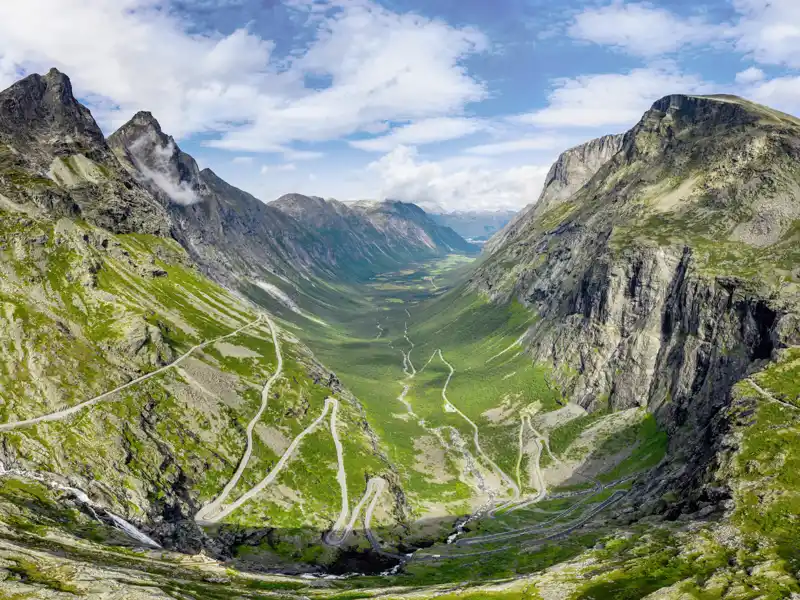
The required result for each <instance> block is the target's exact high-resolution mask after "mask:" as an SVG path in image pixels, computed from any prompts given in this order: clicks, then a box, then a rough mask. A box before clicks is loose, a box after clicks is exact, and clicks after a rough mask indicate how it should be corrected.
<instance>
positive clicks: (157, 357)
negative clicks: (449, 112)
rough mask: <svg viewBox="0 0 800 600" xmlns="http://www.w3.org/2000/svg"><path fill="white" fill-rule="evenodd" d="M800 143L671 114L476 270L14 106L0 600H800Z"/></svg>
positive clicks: (716, 116)
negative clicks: (798, 165) (799, 252)
mask: <svg viewBox="0 0 800 600" xmlns="http://www.w3.org/2000/svg"><path fill="white" fill-rule="evenodd" d="M798 140H800V126H798V123H797V121H796V120H795V119H793V118H791V117H789V116H787V115H782V113H778V112H777V111H772V110H770V109H766V108H764V107H760V106H758V105H755V104H752V103H749V102H746V101H744V100H739V99H732V98H730V97H718V96H708V97H701V96H685V95H673V96H667V97H665V98H663V99H662V100H659V101H657V102H656V103H655V104H653V106H652V108H651V109H650V110H649V111H647V112H646V113H645V115H644V116H643V117H642V119H641V120H640V121H639V123H638V124H637V125H636V126H635V127H633V128H632V129H631V130H630V131H628V132H627V133H625V134H624V135H613V136H605V137H602V138H598V139H596V140H592V141H590V142H587V143H586V144H583V145H582V146H579V147H576V148H573V149H570V150H567V151H566V152H564V153H563V154H562V155H561V156H560V157H559V159H558V161H557V162H556V163H555V164H554V165H553V167H552V168H551V170H550V172H549V174H548V176H547V178H546V180H545V186H544V189H543V191H542V194H541V196H540V198H539V199H538V201H537V202H536V203H534V204H533V205H532V206H530V207H529V208H527V209H525V210H523V211H522V212H520V213H519V214H518V215H517V216H516V217H515V218H514V219H512V220H511V221H510V222H509V223H508V225H507V226H506V227H505V228H504V229H503V230H502V231H500V232H498V233H497V234H496V235H495V236H493V237H492V238H491V240H490V241H489V242H488V243H487V245H486V246H485V247H484V249H483V251H482V252H479V251H478V248H477V247H476V246H474V245H473V244H471V243H469V242H467V241H465V240H463V239H462V238H461V237H460V236H459V235H458V234H456V233H455V231H453V230H452V229H449V228H448V227H445V226H443V225H440V224H438V223H437V222H436V221H435V220H434V219H432V218H431V217H430V216H429V215H428V214H427V213H426V212H425V211H424V210H423V209H421V208H420V207H418V206H416V205H414V204H410V203H405V202H400V201H395V200H387V201H385V202H371V201H359V202H348V203H345V202H339V201H336V200H330V199H327V200H326V199H323V198H321V197H317V196H305V195H301V194H288V195H285V196H282V197H281V198H279V199H278V200H276V201H274V202H271V203H263V202H261V201H260V200H259V199H257V198H255V197H254V196H251V195H250V194H248V193H246V192H244V191H242V190H239V189H237V188H235V187H233V186H231V185H230V184H228V183H226V182H225V181H223V180H222V179H221V178H219V176H217V175H216V174H215V173H213V172H211V171H210V170H208V169H202V170H201V169H200V168H199V167H198V165H197V162H196V161H195V159H194V158H193V157H192V156H190V155H188V154H186V153H185V152H183V151H182V150H181V149H180V148H179V147H178V146H177V145H176V143H175V141H174V139H173V138H171V137H170V136H168V135H167V134H166V133H164V132H163V131H162V130H161V126H160V124H159V123H158V122H157V121H156V120H155V118H154V117H153V115H151V114H150V113H146V112H139V113H137V114H136V115H135V116H134V117H133V118H132V119H131V120H130V121H129V122H128V123H126V124H125V125H123V126H122V127H121V128H120V129H119V130H118V131H117V132H116V133H114V134H112V135H111V136H109V137H108V138H106V137H105V136H104V135H103V133H102V132H101V131H100V129H99V127H98V125H97V124H96V123H95V122H94V119H93V117H92V116H91V114H90V113H89V111H88V110H87V109H86V108H85V107H84V106H83V105H82V104H80V103H79V102H78V100H77V99H76V98H75V97H74V96H73V94H72V88H71V83H70V81H69V79H68V78H67V77H66V76H65V75H63V74H62V73H60V72H58V71H57V70H55V69H54V70H52V71H50V72H49V73H47V74H46V75H44V76H40V75H30V76H28V77H26V78H24V79H22V80H21V81H19V82H18V83H16V84H14V85H12V86H11V87H10V88H8V89H7V90H5V91H3V92H0V159H2V160H0V598H6V597H7V598H39V597H43V598H72V597H75V596H86V597H98V598H135V599H138V598H142V599H144V598H179V599H186V598H193V599H194V598H197V599H201V598H267V597H270V598H272V597H289V598H319V599H324V598H331V599H334V598H340V599H346V598H373V597H374V598H390V599H394V598H396V599H400V598H409V599H411V598H433V597H437V598H444V599H455V598H465V599H469V598H474V599H475V600H477V599H489V598H496V599H498V600H499V599H508V600H511V599H517V598H520V599H531V600H534V599H535V600H551V599H552V600H556V599H558V600H578V599H585V600H590V599H594V600H597V599H600V598H603V599H605V598H608V599H612V598H613V599H616V598H644V597H647V598H651V599H654V600H655V599H660V600H666V599H674V600H685V599H687V598H701V599H711V598H720V599H722V598H725V599H736V600H738V599H750V598H753V599H755V598H761V599H767V598H769V599H772V598H775V599H778V598H787V597H788V598H790V597H794V596H796V595H797V594H799V593H800V584H798V579H797V573H798V569H799V568H800V555H798V552H797V549H796V545H797V544H796V539H797V535H798V533H800V531H798V527H797V515H798V511H799V510H800V504H798V498H797V494H798V493H800V481H798V477H797V460H798V452H799V451H800V449H798V447H797V446H798V445H797V433H798V422H797V418H798V415H797V412H798V411H800V399H798V393H800V387H798V383H797V381H798V372H797V371H798V361H800V355H799V354H798V352H799V350H798V348H800V316H798V310H797V309H798V296H797V286H796V279H797V273H796V272H794V270H793V266H792V265H793V260H794V253H795V245H796V241H797V240H796V239H795V238H796V233H797V223H798V219H800V209H798V204H797V202H796V194H795V191H796V189H798V188H797V186H798V181H800V179H798V172H797V170H796V169H795V167H794V164H795V162H796V160H797V159H798V157H800V151H798V148H800V142H798ZM245 162H246V161H245ZM793 194H795V195H793ZM757 208H758V210H757Z"/></svg>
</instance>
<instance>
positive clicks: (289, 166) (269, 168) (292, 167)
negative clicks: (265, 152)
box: [261, 163, 297, 175]
mask: <svg viewBox="0 0 800 600" xmlns="http://www.w3.org/2000/svg"><path fill="white" fill-rule="evenodd" d="M296 170H297V165H296V164H294V163H286V164H283V165H263V166H262V167H261V174H262V175H265V174H267V173H270V172H274V171H296Z"/></svg>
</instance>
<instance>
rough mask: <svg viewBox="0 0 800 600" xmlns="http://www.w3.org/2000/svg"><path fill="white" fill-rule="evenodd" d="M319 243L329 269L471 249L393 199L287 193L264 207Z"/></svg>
mask: <svg viewBox="0 0 800 600" xmlns="http://www.w3.org/2000/svg"><path fill="white" fill-rule="evenodd" d="M269 205H270V206H271V207H275V208H277V209H278V210H280V211H281V212H283V213H285V214H286V215H289V216H291V217H293V218H294V219H295V220H297V222H299V223H301V224H302V225H303V226H305V227H308V228H309V229H310V230H312V231H314V233H315V234H316V235H318V236H320V238H321V239H322V240H323V241H324V245H325V247H326V248H327V250H328V257H327V259H328V260H329V261H330V262H331V263H332V264H333V265H340V264H348V263H349V264H351V265H353V264H355V265H359V264H360V265H363V266H362V267H361V270H362V271H364V272H373V273H374V272H377V271H375V269H376V267H379V268H382V269H383V270H388V269H390V268H392V267H395V268H399V267H400V266H402V265H404V264H406V263H408V262H410V261H414V260H422V259H427V258H433V257H436V256H443V255H446V254H447V253H450V252H475V251H476V250H477V248H476V247H475V246H473V245H472V244H470V243H468V242H466V241H465V240H464V239H463V238H461V237H460V236H459V235H458V234H457V233H455V232H454V231H453V230H451V229H449V228H447V227H442V226H440V225H437V224H436V223H435V222H434V221H433V220H431V218H430V217H429V216H428V215H427V213H425V211H423V210H422V209H421V208H419V207H418V206H416V205H414V204H407V203H404V202H397V201H384V202H368V201H361V202H355V203H344V202H339V201H337V200H324V199H322V198H318V197H310V196H303V195H301V194H287V195H285V196H282V197H281V198H278V199H277V200H274V201H272V202H270V203H269Z"/></svg>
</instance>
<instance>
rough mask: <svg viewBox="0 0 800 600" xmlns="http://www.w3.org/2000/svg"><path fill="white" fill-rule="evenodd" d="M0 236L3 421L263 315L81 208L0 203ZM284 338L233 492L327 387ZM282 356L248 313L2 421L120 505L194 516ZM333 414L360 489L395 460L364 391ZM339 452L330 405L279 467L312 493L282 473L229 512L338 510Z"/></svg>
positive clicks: (312, 412) (228, 468)
mask: <svg viewBox="0 0 800 600" xmlns="http://www.w3.org/2000/svg"><path fill="white" fill-rule="evenodd" d="M0 238H2V247H3V248H5V250H4V251H3V253H2V257H3V263H2V264H3V268H4V269H5V270H6V273H7V274H8V277H7V278H6V279H5V282H4V284H3V285H2V286H0V298H2V301H3V303H2V315H3V317H4V320H2V321H0V330H3V329H5V331H6V332H7V333H9V335H3V336H0V337H2V338H3V341H2V342H0V356H2V360H1V361H0V382H2V385H0V387H1V388H2V392H0V396H2V399H3V403H2V411H3V415H2V416H3V420H4V421H5V420H18V419H21V418H27V417H32V416H38V415H42V414H47V413H49V412H52V411H54V410H57V409H58V408H62V407H66V406H70V405H74V404H76V403H78V402H81V401H83V400H86V399H88V398H91V397H93V396H95V395H97V394H99V393H101V392H104V391H106V390H108V389H111V388H114V387H116V386H117V385H119V384H120V383H123V382H124V381H127V380H129V379H130V378H131V377H132V376H136V375H139V374H141V373H143V372H147V371H151V370H153V369H154V368H156V367H157V366H159V365H160V364H164V363H167V362H169V361H171V360H173V359H174V358H175V357H177V356H179V355H181V354H182V353H183V352H185V351H186V350H188V349H189V348H190V347H191V346H193V345H195V344H198V343H200V342H202V341H205V340H207V339H210V338H214V337H218V336H221V335H224V334H227V333H229V332H230V331H232V330H234V329H236V328H238V327H241V326H242V325H244V324H245V323H247V322H250V321H252V320H253V319H255V317H256V312H255V311H254V310H253V307H252V306H250V305H248V304H246V303H244V302H242V301H241V300H240V299H238V298H236V297H235V296H233V295H232V294H231V293H230V292H228V291H226V290H224V289H223V288H221V287H219V286H217V285H216V284H214V283H212V282H211V281H209V280H208V279H206V278H205V277H203V276H202V275H201V274H200V273H198V272H197V271H195V270H194V269H192V268H191V267H189V266H188V265H187V263H186V262H185V259H184V258H183V253H182V251H181V249H180V248H179V247H178V246H177V244H175V243H174V242H172V241H169V240H163V239H158V238H154V237H151V236H144V235H120V236H112V235H110V234H108V233H106V232H103V231H100V230H97V229H93V228H91V227H89V226H87V225H84V224H80V223H71V222H66V221H62V222H60V223H59V224H58V225H55V226H54V225H53V224H52V223H47V222H43V221H42V222H40V221H37V220H35V219H31V218H28V217H22V216H19V215H15V214H8V213H0ZM154 271H157V272H158V274H157V275H156V276H154V275H153V274H152V273H153V272H154ZM132 324H133V325H136V326H137V327H138V326H140V327H141V328H145V329H146V327H147V326H148V325H149V326H150V327H151V335H150V336H149V337H148V338H147V339H146V340H145V341H144V344H143V346H142V348H140V349H139V351H138V352H136V353H135V354H133V353H132V351H131V350H130V346H129V340H128V335H129V329H130V326H131V325H132ZM154 332H157V333H154ZM281 344H282V349H283V354H284V375H283V377H282V378H281V380H280V381H279V382H278V384H277V385H276V386H275V388H273V393H272V395H271V398H270V403H269V405H268V410H267V411H266V413H265V415H264V417H263V418H262V420H261V423H262V424H263V425H260V426H259V428H257V429H256V444H255V450H254V454H253V458H252V463H251V468H249V469H248V470H247V471H246V472H245V476H244V477H243V479H242V481H241V482H240V485H239V486H238V487H237V488H236V490H235V491H234V495H233V496H232V499H233V497H235V496H236V495H238V494H239V493H241V491H243V490H244V489H245V487H249V486H250V485H252V484H254V483H255V482H257V481H258V480H260V479H261V478H262V477H263V474H264V472H265V471H266V470H267V469H268V468H270V467H271V466H272V464H274V462H275V461H276V460H277V458H278V454H277V452H280V451H281V450H280V448H277V449H276V448H270V447H269V446H268V445H267V444H266V443H265V440H267V439H269V437H270V435H273V437H274V434H270V433H269V432H267V431H265V430H264V427H266V426H269V427H270V428H272V429H273V430H274V431H277V432H278V433H279V434H280V435H282V436H283V439H285V440H291V439H292V438H293V437H294V436H296V435H297V433H299V432H300V431H301V430H302V429H304V428H305V427H306V426H307V425H308V424H309V423H310V422H311V421H312V420H314V419H315V418H316V417H317V416H318V415H319V413H320V412H321V411H322V407H323V404H324V399H325V397H327V396H328V395H331V394H332V393H333V392H332V391H331V390H330V389H329V388H328V387H327V386H326V384H325V382H326V379H325V378H324V376H323V375H324V373H323V372H322V371H320V368H319V367H316V366H314V362H313V359H312V358H311V356H310V355H309V353H308V352H307V350H305V349H304V348H303V347H302V346H299V345H297V344H296V343H293V342H292V341H291V338H288V337H287V336H285V335H283V336H282V340H281ZM275 364H276V361H275V351H274V348H273V343H272V339H271V334H270V332H269V328H268V327H267V325H266V324H262V325H259V326H255V327H252V328H251V329H248V330H245V331H243V332H242V333H240V334H239V335H237V336H236V337H235V338H231V339H229V340H226V341H225V343H224V344H215V345H212V346H208V347H206V348H204V349H203V350H202V351H196V352H195V353H193V355H192V356H191V358H190V359H188V360H187V361H185V362H184V363H183V364H182V365H181V367H180V370H176V369H170V370H168V371H166V372H164V373H162V374H160V375H159V376H157V377H154V378H152V379H150V380H147V381H145V382H142V383H141V384H139V385H137V386H135V387H133V388H130V389H128V390H126V391H124V392H122V393H120V394H119V395H118V396H117V397H114V398H111V399H109V400H107V401H104V402H102V403H100V404H98V405H95V406H94V407H92V408H91V409H87V410H85V411H82V412H80V413H78V414H77V415H75V416H74V417H72V418H69V419H65V420H62V421H54V422H48V423H42V424H39V425H37V426H33V427H28V428H25V429H20V430H15V431H11V432H6V433H3V434H2V438H3V444H4V447H5V448H6V456H7V457H9V458H12V457H15V456H16V457H19V458H20V459H23V460H24V463H23V464H24V466H25V468H27V469H32V470H38V471H47V472H52V473H62V474H65V475H70V474H75V475H77V476H79V480H77V481H80V482H81V483H80V484H79V485H82V486H84V487H86V486H87V485H94V484H90V482H92V481H102V486H103V489H104V490H105V492H104V494H103V497H104V498H105V501H106V502H108V503H110V505H111V506H112V507H113V508H114V510H116V511H117V512H119V513H120V514H125V515H131V516H133V517H137V518H140V519H141V518H144V514H143V511H148V512H150V513H153V512H159V511H161V510H165V511H166V510H173V508H174V509H178V507H180V508H179V510H180V511H181V512H182V513H183V514H184V516H185V517H186V518H190V517H191V514H192V511H193V510H195V509H196V507H198V506H199V504H200V503H202V502H205V501H207V500H210V499H212V498H213V497H214V496H216V494H218V493H219V491H220V490H221V488H222V486H223V485H224V483H225V482H226V481H227V480H228V478H229V477H230V476H231V475H232V473H233V471H234V469H235V467H236V464H237V462H238V460H239V457H240V456H241V454H242V452H243V449H244V428H245V426H246V425H247V423H248V422H249V420H250V419H251V418H252V416H253V415H254V414H255V413H256V411H257V409H258V406H259V404H260V401H261V400H260V392H261V387H262V386H263V384H264V382H265V381H266V379H267V378H268V377H269V375H270V374H271V373H272V372H273V371H274V369H275ZM317 372H319V373H320V375H319V377H323V378H322V379H321V380H320V381H319V383H315V379H317V378H318V376H317V375H315V373H317ZM198 381H199V383H198ZM23 399H24V402H23V401H22V400H23ZM339 420H340V423H339V430H340V434H341V435H342V437H343V438H344V439H345V453H346V458H347V459H348V460H349V459H352V460H349V462H348V479H349V482H350V488H351V490H350V493H351V497H358V496H359V495H360V494H361V493H363V489H364V486H365V484H364V483H362V482H363V481H364V478H365V472H368V473H370V474H375V473H380V472H382V471H384V470H385V469H386V468H387V466H386V464H385V463H384V462H383V461H382V460H381V459H379V458H378V457H376V456H375V454H374V453H373V451H372V447H371V442H370V440H369V438H368V436H367V435H366V433H365V430H364V428H363V419H362V418H361V416H360V410H359V408H358V407H357V406H355V405H351V404H350V403H349V402H346V401H343V402H342V405H341V409H340V411H339ZM265 436H266V437H265ZM335 457H336V455H335V451H334V447H333V443H332V441H331V436H330V433H329V430H328V422H327V421H326V422H325V424H324V428H323V427H320V429H319V430H318V432H317V433H315V434H314V436H310V437H309V438H308V439H307V440H305V441H304V443H303V444H302V445H301V446H300V448H299V450H298V452H297V454H296V455H295V458H293V459H292V460H291V461H290V462H289V464H288V466H287V468H286V469H285V471H284V472H283V473H282V475H281V477H280V478H279V480H278V481H277V482H276V486H277V485H282V486H285V487H284V491H286V490H289V491H292V490H293V493H296V494H299V495H300V496H302V498H303V499H304V510H303V511H300V512H298V511H297V510H295V507H294V506H292V505H291V503H289V502H287V501H286V498H285V497H284V496H283V495H282V494H281V493H280V492H278V491H276V490H277V488H276V487H275V488H271V489H268V490H267V491H265V492H264V493H263V494H262V495H261V496H259V497H258V499H255V500H253V501H252V502H251V503H249V504H248V505H246V506H245V507H243V508H242V509H241V510H240V511H237V512H236V513H234V514H232V515H231V516H230V517H229V518H228V519H227V522H229V523H234V524H247V525H251V526H253V525H257V526H265V525H269V526H272V527H276V528H278V529H277V531H280V530H286V531H288V530H290V529H295V530H296V529H297V528H306V529H308V528H313V529H312V530H316V529H317V528H325V527H327V526H329V525H330V523H332V522H333V521H334V520H335V518H336V516H337V515H338V511H339V506H340V501H339V490H338V485H337V484H336V479H335V467H334V466H333V465H335V460H336V458H335ZM312 472H313V474H314V475H313V477H312V476H311V473H312ZM90 493H91V491H90ZM312 537H313V536H312Z"/></svg>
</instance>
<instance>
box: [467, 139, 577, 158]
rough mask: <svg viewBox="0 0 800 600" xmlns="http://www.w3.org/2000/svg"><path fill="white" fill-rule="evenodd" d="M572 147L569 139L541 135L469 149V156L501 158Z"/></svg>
mask: <svg viewBox="0 0 800 600" xmlns="http://www.w3.org/2000/svg"><path fill="white" fill-rule="evenodd" d="M569 145H570V142H569V141H567V138H565V137H563V136H555V135H540V136H536V137H526V138H520V139H516V140H507V141H504V142H495V143H492V144H481V145H479V146H472V147H471V148H467V149H466V150H465V151H464V152H466V153H467V154H477V155H480V156H499V155H502V154H513V153H516V152H537V151H541V150H555V149H559V148H566V147H567V146H569Z"/></svg>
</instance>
